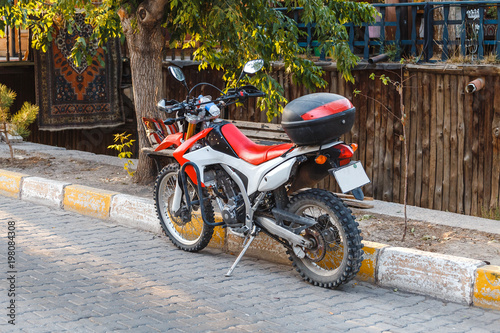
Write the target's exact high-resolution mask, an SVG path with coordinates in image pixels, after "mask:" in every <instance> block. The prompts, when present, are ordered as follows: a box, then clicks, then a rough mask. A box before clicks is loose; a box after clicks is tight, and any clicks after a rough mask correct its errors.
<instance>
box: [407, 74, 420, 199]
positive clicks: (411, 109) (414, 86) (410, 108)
mask: <svg viewBox="0 0 500 333" xmlns="http://www.w3.org/2000/svg"><path fill="white" fill-rule="evenodd" d="M419 84H420V83H419V81H418V77H417V73H416V72H410V79H409V81H408V83H407V85H408V86H407V88H406V93H405V108H406V110H405V111H406V114H407V117H408V118H407V128H408V130H409V134H408V136H409V140H408V143H407V144H408V192H407V198H408V204H409V205H416V203H415V196H416V192H417V181H419V180H417V179H416V173H417V171H416V170H417V161H418V157H417V153H418V144H417V128H418V127H417V126H418V117H417V116H418V113H417V104H418V102H417V101H418V100H419V98H418V85H419ZM418 187H419V190H420V186H418Z"/></svg>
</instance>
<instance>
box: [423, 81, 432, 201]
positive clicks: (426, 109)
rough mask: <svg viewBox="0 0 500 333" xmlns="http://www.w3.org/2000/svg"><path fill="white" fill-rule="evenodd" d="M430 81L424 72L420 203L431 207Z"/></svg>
mask: <svg viewBox="0 0 500 333" xmlns="http://www.w3.org/2000/svg"><path fill="white" fill-rule="evenodd" d="M430 81H431V77H430V74H428V73H423V80H422V87H423V101H425V102H424V103H423V105H422V111H423V114H424V117H423V120H424V121H423V122H422V127H421V129H420V130H421V136H422V152H423V154H422V155H423V156H422V165H423V167H422V196H421V197H420V205H421V207H424V208H429V183H430V179H429V177H430V169H431V167H430V165H429V163H430V158H431V156H430V155H431V150H430V128H431V105H430V103H429V102H428V101H429V100H430V98H431V97H430V96H431V91H430Z"/></svg>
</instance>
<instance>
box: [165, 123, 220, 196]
mask: <svg viewBox="0 0 500 333" xmlns="http://www.w3.org/2000/svg"><path fill="white" fill-rule="evenodd" d="M211 130H212V128H211V127H210V128H206V129H204V130H203V131H201V132H200V133H198V134H196V135H193V136H192V137H191V138H189V140H187V141H184V143H183V144H181V145H180V146H179V147H178V148H177V149H176V150H175V151H174V153H173V155H174V158H175V159H176V160H177V162H179V163H180V165H181V166H182V165H184V163H186V162H189V160H187V159H185V158H184V155H185V154H186V152H187V151H188V149H189V148H191V147H192V146H193V145H194V144H195V143H196V141H198V140H200V139H203V138H204V137H206V136H207V135H208V133H210V131H211ZM186 173H187V174H188V176H189V178H191V180H192V181H193V182H194V183H195V185H197V184H198V181H197V180H196V172H195V171H194V169H193V167H192V166H190V165H188V166H187V167H186ZM201 185H202V186H205V185H204V184H201Z"/></svg>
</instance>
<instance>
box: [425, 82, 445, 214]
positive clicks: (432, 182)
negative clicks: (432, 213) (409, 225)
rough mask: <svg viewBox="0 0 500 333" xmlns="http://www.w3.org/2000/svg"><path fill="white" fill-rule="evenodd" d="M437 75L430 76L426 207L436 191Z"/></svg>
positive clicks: (430, 202) (432, 199)
mask: <svg viewBox="0 0 500 333" xmlns="http://www.w3.org/2000/svg"><path fill="white" fill-rule="evenodd" d="M436 81H437V75H431V76H430V105H431V123H430V125H431V129H430V159H429V194H428V195H429V203H428V206H427V208H430V209H433V208H434V207H435V205H434V197H435V193H436V161H437V91H436V90H437V88H438V84H437V82H436ZM441 91H442V86H441Z"/></svg>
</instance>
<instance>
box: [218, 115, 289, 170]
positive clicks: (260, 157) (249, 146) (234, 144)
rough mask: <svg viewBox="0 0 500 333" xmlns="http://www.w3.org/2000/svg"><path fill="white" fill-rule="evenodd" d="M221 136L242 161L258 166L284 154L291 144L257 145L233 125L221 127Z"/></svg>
mask: <svg viewBox="0 0 500 333" xmlns="http://www.w3.org/2000/svg"><path fill="white" fill-rule="evenodd" d="M222 134H223V135H224V137H225V138H226V140H227V142H228V143H229V145H230V146H231V148H233V150H234V152H235V153H236V154H237V155H238V156H239V157H240V158H241V159H242V160H244V161H247V162H248V163H250V164H253V165H259V164H262V163H264V162H267V161H269V160H272V159H273V158H276V157H279V156H281V155H283V154H284V153H286V152H287V151H288V150H289V149H290V148H291V147H292V146H293V143H283V144H278V145H271V146H267V145H259V144H256V143H255V142H253V141H252V140H250V139H249V138H247V137H246V136H245V134H243V133H242V132H241V131H240V130H239V129H238V128H237V127H236V126H234V125H233V124H226V125H224V126H223V127H222Z"/></svg>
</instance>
